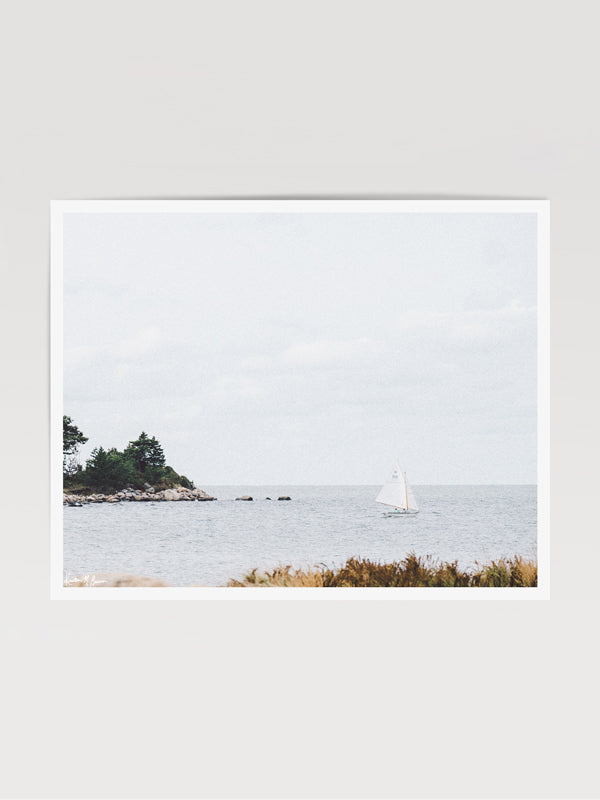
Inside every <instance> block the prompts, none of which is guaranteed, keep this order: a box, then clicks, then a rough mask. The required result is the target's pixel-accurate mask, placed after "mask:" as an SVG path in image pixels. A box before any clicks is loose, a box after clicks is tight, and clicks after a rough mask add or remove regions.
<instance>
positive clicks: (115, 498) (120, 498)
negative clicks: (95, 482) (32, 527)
mask: <svg viewBox="0 0 600 800" xmlns="http://www.w3.org/2000/svg"><path fill="white" fill-rule="evenodd" d="M216 499H217V498H216V497H212V496H211V495H209V494H208V493H207V492H205V491H204V490H203V489H186V488H184V487H183V486H175V487H173V488H172V489H161V490H160V491H156V490H155V489H154V488H153V487H150V488H148V489H146V490H144V491H142V490H141V489H131V488H127V489H123V490H122V491H119V492H113V493H111V494H104V493H102V492H96V493H94V494H88V495H80V494H68V493H66V492H63V505H66V506H84V505H88V504H90V503H130V502H142V503H157V502H158V503H164V502H177V501H187V502H191V501H202V502H204V501H207V500H216Z"/></svg>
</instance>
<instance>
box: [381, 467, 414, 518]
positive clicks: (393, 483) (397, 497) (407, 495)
mask: <svg viewBox="0 0 600 800" xmlns="http://www.w3.org/2000/svg"><path fill="white" fill-rule="evenodd" d="M376 500H377V502H378V503H383V505H386V506H392V507H393V508H399V509H401V510H402V511H418V510H419V507H418V506H417V503H416V500H415V497H414V495H413V493H412V491H411V489H410V487H409V486H408V483H407V482H406V474H405V473H404V472H403V471H402V469H401V467H400V464H398V462H396V466H395V467H394V470H393V472H392V474H391V477H390V478H389V480H388V481H386V483H384V484H383V486H382V487H381V491H380V492H379V494H378V495H377V497H376Z"/></svg>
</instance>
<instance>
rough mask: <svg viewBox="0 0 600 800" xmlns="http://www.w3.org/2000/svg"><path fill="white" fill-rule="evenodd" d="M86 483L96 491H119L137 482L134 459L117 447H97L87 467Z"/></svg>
mask: <svg viewBox="0 0 600 800" xmlns="http://www.w3.org/2000/svg"><path fill="white" fill-rule="evenodd" d="M84 476H85V481H86V483H87V484H88V485H89V486H91V487H93V488H95V489H105V490H118V489H122V488H123V487H125V486H127V485H128V484H130V483H135V481H136V469H135V463H134V462H133V459H132V458H131V457H130V456H128V455H127V454H126V453H121V452H119V451H118V450H117V449H116V448H115V447H112V448H111V449H110V450H105V449H104V448H103V447H96V448H95V449H94V450H92V454H91V456H90V458H89V459H88V461H87V462H86V465H85V473H84Z"/></svg>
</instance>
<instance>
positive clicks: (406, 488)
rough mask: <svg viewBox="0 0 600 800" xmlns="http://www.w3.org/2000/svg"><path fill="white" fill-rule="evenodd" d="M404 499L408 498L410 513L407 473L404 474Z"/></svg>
mask: <svg viewBox="0 0 600 800" xmlns="http://www.w3.org/2000/svg"><path fill="white" fill-rule="evenodd" d="M404 497H405V498H406V510H407V511H408V486H407V485H406V472H405V473H404Z"/></svg>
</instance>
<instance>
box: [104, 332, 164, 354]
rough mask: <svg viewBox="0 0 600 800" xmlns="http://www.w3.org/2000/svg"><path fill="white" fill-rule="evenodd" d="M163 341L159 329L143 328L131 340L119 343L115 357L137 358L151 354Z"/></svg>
mask: <svg viewBox="0 0 600 800" xmlns="http://www.w3.org/2000/svg"><path fill="white" fill-rule="evenodd" d="M160 341H161V334H160V330H159V328H142V329H141V330H139V331H138V332H137V333H135V334H134V335H133V336H130V337H129V339H124V340H123V341H122V342H119V343H118V344H117V345H116V346H115V348H114V355H115V356H117V357H120V358H135V357H136V356H143V355H147V354H148V353H150V352H151V351H152V350H154V349H155V348H156V345H157V344H158V343H159V342H160Z"/></svg>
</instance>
